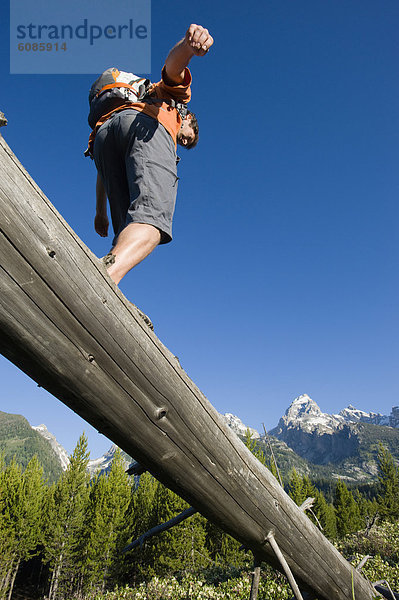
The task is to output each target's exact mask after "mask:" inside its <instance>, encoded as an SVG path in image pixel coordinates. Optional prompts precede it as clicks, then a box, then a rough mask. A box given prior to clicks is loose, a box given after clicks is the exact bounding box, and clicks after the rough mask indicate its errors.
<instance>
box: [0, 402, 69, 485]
mask: <svg viewBox="0 0 399 600" xmlns="http://www.w3.org/2000/svg"><path fill="white" fill-rule="evenodd" d="M0 452H2V454H3V455H4V460H5V462H6V464H8V463H9V462H10V461H11V460H12V459H15V460H16V461H17V463H18V464H20V465H21V466H22V467H23V468H25V467H26V466H27V464H28V462H29V461H30V460H31V459H32V458H33V456H34V455H35V454H36V455H37V456H38V457H39V460H40V463H41V464H42V466H43V470H44V475H45V476H46V477H47V478H48V480H49V481H50V482H53V481H56V480H57V479H58V478H59V476H60V474H61V472H62V470H61V464H60V461H59V457H58V455H57V454H56V452H55V451H54V450H53V448H52V447H51V445H50V444H49V442H48V440H47V441H46V440H45V439H43V436H42V435H40V434H39V432H38V431H36V430H35V429H33V428H32V427H31V426H30V424H29V423H28V421H27V420H26V419H25V417H23V416H22V415H13V414H10V413H5V412H1V411H0Z"/></svg>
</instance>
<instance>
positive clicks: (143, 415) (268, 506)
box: [0, 136, 373, 600]
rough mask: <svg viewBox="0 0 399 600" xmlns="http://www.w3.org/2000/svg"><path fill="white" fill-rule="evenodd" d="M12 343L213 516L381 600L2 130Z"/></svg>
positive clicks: (46, 378)
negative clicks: (242, 435)
mask: <svg viewBox="0 0 399 600" xmlns="http://www.w3.org/2000/svg"><path fill="white" fill-rule="evenodd" d="M0 153H1V161H0V206H1V208H0V210H1V234H0V254H1V259H0V260H1V265H0V291H1V294H0V331H1V339H0V351H1V353H2V354H4V356H6V357H7V358H8V359H10V360H11V361H12V362H13V363H15V364H16V365H17V366H18V367H19V368H20V369H22V370H23V371H24V372H25V373H27V374H28V375H29V376H30V377H32V378H33V379H34V380H35V381H36V382H37V383H38V384H40V385H41V386H43V387H44V388H46V389H47V390H48V391H49V392H50V393H51V394H53V395H54V396H56V397H57V398H59V399H60V400H61V401H62V402H64V403H65V404H66V405H67V406H69V407H70V408H71V409H72V410H74V411H75V412H77V413H78V414H79V415H80V416H81V417H83V418H84V419H85V420H86V421H88V422H89V423H91V424H92V425H93V426H94V427H96V428H97V429H98V430H99V431H100V432H102V433H104V434H105V435H106V436H107V437H108V438H109V439H111V440H112V441H113V442H115V444H117V445H118V446H120V447H121V448H122V449H123V450H125V451H126V452H127V453H128V454H129V455H131V456H134V457H135V458H136V459H137V460H138V461H139V462H140V463H141V464H142V465H144V466H145V467H146V468H147V469H148V470H149V471H150V472H151V473H152V474H154V476H155V477H157V478H158V479H159V480H160V481H162V482H163V483H164V484H165V485H167V486H168V487H169V488H171V489H172V490H173V491H175V492H176V493H177V494H179V495H180V496H181V497H182V498H184V499H185V500H186V501H187V502H189V503H190V504H191V505H192V506H194V507H195V508H196V509H197V510H198V511H199V512H201V513H202V514H203V515H204V516H206V517H207V518H209V519H210V520H212V521H213V522H214V523H216V524H217V525H219V526H220V527H222V528H223V529H224V530H225V531H227V532H228V533H230V534H231V535H233V536H234V537H235V538H236V539H238V540H240V541H241V542H242V543H243V544H244V545H245V547H247V548H248V549H251V550H252V551H253V552H254V554H255V555H256V556H257V557H259V558H260V559H262V560H264V561H267V562H269V563H270V564H272V565H273V566H275V567H276V568H279V569H281V567H280V565H279V563H278V561H277V559H276V555H275V553H274V551H273V549H272V548H271V546H270V544H269V542H268V535H269V534H272V535H273V536H274V539H275V540H276V542H277V544H278V546H279V548H280V549H281V551H282V552H283V555H284V557H285V559H286V561H287V563H288V565H289V567H290V569H291V570H292V572H293V574H294V576H295V578H296V580H297V583H298V584H299V586H300V587H302V588H304V589H308V590H312V591H313V592H314V593H316V594H317V596H318V598H320V599H323V600H353V594H352V584H353V586H354V590H355V592H354V593H355V598H356V600H371V599H372V598H373V590H372V587H371V586H370V584H369V583H368V582H367V581H366V580H365V579H364V578H363V577H362V576H361V575H360V574H359V573H357V572H355V571H354V569H353V568H352V567H351V565H350V564H349V563H348V562H347V561H346V560H344V559H343V557H342V556H341V555H340V554H339V553H338V552H337V550H336V549H335V548H334V547H333V546H332V545H331V544H330V543H329V542H328V540H327V539H326V538H325V537H324V536H323V535H322V533H321V532H320V531H319V530H318V529H317V528H316V527H315V526H314V525H313V523H312V522H311V521H310V520H309V519H308V518H307V517H306V516H305V515H304V514H303V512H302V511H301V510H300V509H299V508H298V507H297V506H296V505H295V503H294V502H293V501H292V500H291V499H290V498H289V497H288V496H287V494H286V493H285V492H284V490H283V489H282V488H281V486H280V485H279V484H278V482H277V481H276V479H275V478H274V477H273V475H272V474H271V473H270V472H269V471H268V469H266V468H265V467H263V466H262V465H261V464H260V463H259V461H258V460H257V459H255V458H254V456H253V455H252V454H251V453H250V452H249V450H248V449H247V448H246V447H245V446H244V444H243V443H242V442H241V441H240V440H239V438H238V437H237V436H236V435H235V434H234V433H233V432H232V431H231V430H230V429H229V427H228V426H227V425H226V423H225V422H224V420H223V419H222V417H221V416H220V415H219V413H218V412H217V411H216V410H215V409H214V408H213V407H212V405H211V404H210V403H209V402H208V400H207V399H206V398H205V397H204V395H203V394H202V393H201V392H200V390H199V389H198V388H197V387H196V386H195V384H194V383H193V382H192V381H191V380H190V379H189V377H188V376H187V375H186V373H185V372H184V371H183V369H182V368H181V366H180V364H179V362H178V360H177V359H176V358H175V357H174V356H173V355H172V354H171V353H170V351H169V350H168V349H167V348H166V347H165V346H164V345H163V344H162V343H161V342H160V341H159V340H158V338H157V337H156V335H155V334H154V333H153V332H152V331H151V330H150V329H149V328H148V327H147V326H146V325H145V323H144V322H143V320H142V319H141V318H140V316H139V314H138V312H137V310H136V309H135V307H134V306H132V305H131V304H130V302H128V301H127V300H126V298H125V297H124V295H123V294H122V293H121V292H120V290H119V289H118V288H117V287H116V286H115V285H114V284H113V282H112V281H111V279H110V278H109V277H108V275H107V272H106V270H105V268H104V267H103V266H102V264H101V262H100V261H99V260H98V259H97V258H96V257H95V256H94V255H93V254H92V253H91V252H90V251H89V250H88V248H87V247H86V246H85V245H84V244H83V242H82V241H81V240H80V239H79V238H78V237H77V236H76V234H75V233H74V232H73V231H72V230H71V228H70V227H69V226H68V225H67V223H66V222H65V221H64V220H63V219H62V217H61V216H60V215H59V213H58V212H57V211H56V209H55V208H54V207H53V205H52V204H51V203H50V202H49V200H48V199H47V198H46V197H45V195H44V194H43V192H42V191H41V190H40V189H39V188H38V186H37V185H36V184H35V183H34V181H33V180H32V179H31V177H30V176H29V174H28V173H27V172H26V171H25V170H24V168H23V167H22V166H21V164H20V163H19V162H18V160H17V159H16V157H15V156H14V154H13V153H12V151H11V150H10V149H9V147H8V146H7V144H6V143H5V141H4V140H3V138H1V136H0Z"/></svg>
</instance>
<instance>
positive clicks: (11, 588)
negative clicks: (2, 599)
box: [8, 558, 21, 600]
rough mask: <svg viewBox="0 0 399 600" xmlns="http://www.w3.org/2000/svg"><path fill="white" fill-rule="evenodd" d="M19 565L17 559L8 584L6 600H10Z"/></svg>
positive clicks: (19, 560)
mask: <svg viewBox="0 0 399 600" xmlns="http://www.w3.org/2000/svg"><path fill="white" fill-rule="evenodd" d="M20 564H21V559H20V558H19V559H18V561H17V564H16V565H15V568H14V572H13V574H12V578H11V583H10V589H9V591H8V600H11V596H12V591H13V589H14V583H15V578H16V576H17V573H18V570H19V565H20Z"/></svg>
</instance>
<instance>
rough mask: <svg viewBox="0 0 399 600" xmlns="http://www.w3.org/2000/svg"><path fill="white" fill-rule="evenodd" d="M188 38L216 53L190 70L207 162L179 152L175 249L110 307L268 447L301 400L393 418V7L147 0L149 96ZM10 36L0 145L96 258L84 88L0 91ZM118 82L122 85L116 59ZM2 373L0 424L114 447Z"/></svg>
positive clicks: (13, 375) (84, 84)
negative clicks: (6, 416)
mask: <svg viewBox="0 0 399 600" xmlns="http://www.w3.org/2000/svg"><path fill="white" fill-rule="evenodd" d="M82 4H83V3H82ZM110 6H111V4H110ZM191 22H196V23H200V24H203V25H205V26H207V27H208V29H209V30H210V32H211V33H212V35H213V36H214V38H215V44H214V47H213V48H212V51H211V52H210V53H209V54H208V55H207V56H206V57H205V58H194V59H193V61H192V65H191V66H192V73H193V77H194V81H193V100H192V109H193V110H194V111H195V112H196V113H197V114H198V118H199V120H200V136H201V140H200V144H199V145H198V147H197V148H196V149H195V150H192V151H189V152H185V151H184V150H181V151H180V155H181V156H182V157H183V160H182V161H181V163H180V167H179V169H180V173H179V175H180V177H181V179H180V182H179V193H178V203H177V208H176V215H175V223H174V241H173V243H172V244H170V245H168V246H164V247H161V248H158V249H157V250H156V251H155V253H154V254H153V255H152V256H151V257H150V258H149V259H147V260H146V261H145V262H144V263H143V264H142V265H140V266H139V267H138V268H137V269H135V270H134V271H133V272H131V273H130V274H129V275H128V276H127V277H126V278H125V280H124V281H123V282H122V284H121V288H122V290H123V292H124V293H125V294H126V296H127V297H128V298H129V299H130V300H132V301H133V302H135V303H136V304H137V305H138V306H140V307H141V308H142V309H143V310H144V311H145V312H146V313H148V314H149V315H150V316H151V318H152V320H153V321H154V324H155V328H156V332H157V334H158V336H159V337H160V339H161V340H162V341H163V342H164V343H165V344H166V345H167V346H168V347H169V348H170V349H171V350H172V351H173V352H174V353H175V354H176V355H177V356H179V358H180V361H181V363H182V366H183V367H184V369H185V370H186V371H187V372H188V374H189V375H190V377H191V378H192V379H193V380H194V381H195V382H196V383H197V385H198V386H199V387H200V388H201V389H202V391H203V392H204V393H205V394H206V395H207V397H208V398H209V400H210V401H211V402H212V404H213V405H214V406H215V407H216V408H217V409H218V410H219V411H220V412H233V413H235V414H236V415H238V416H239V417H240V418H241V419H242V420H243V421H244V422H245V423H246V424H247V425H250V426H253V427H256V428H257V429H258V430H260V429H261V423H262V421H264V422H265V425H266V427H267V428H268V429H270V428H271V427H273V426H275V425H276V423H277V421H278V418H279V417H280V416H281V414H282V413H283V412H284V411H285V409H286V408H287V406H288V405H289V403H290V402H291V401H292V400H293V399H294V397H296V396H298V395H299V394H302V393H308V394H309V395H310V396H311V397H312V398H313V399H314V400H315V401H316V402H318V404H319V405H320V407H321V409H322V410H323V411H325V412H338V411H339V410H341V409H342V408H344V407H345V406H347V405H348V404H349V403H351V404H354V405H355V406H356V407H358V408H362V409H364V410H376V411H380V412H383V413H389V412H390V410H391V407H392V406H394V405H397V404H399V393H398V392H399V390H398V383H399V381H398V358H399V352H398V350H399V348H398V305H399V298H398V296H399V294H398V292H399V285H398V284H399V277H398V250H399V243H398V222H399V218H398V217H399V214H398V213H399V211H398V194H399V173H398V161H399V79H398V64H399V60H398V59H399V48H398V45H399V41H398V34H397V32H398V28H399V3H398V2H397V0H362V2H359V0H323V2H321V1H320V0H306V1H304V0H303V1H299V0H295V1H294V0H268V1H266V2H259V1H256V2H255V1H254V0H249V1H248V2H245V3H242V2H238V1H236V0H233V1H231V2H214V1H212V2H210V1H209V0H203V1H202V2H200V3H199V2H195V3H193V2H186V3H182V2H175V1H174V0H168V2H165V1H161V0H154V1H153V3H152V73H151V78H152V79H153V80H157V79H158V77H159V72H160V69H161V67H162V64H163V59H164V57H165V56H166V54H167V52H168V49H169V48H170V47H171V46H172V45H173V44H174V43H175V42H176V41H177V40H178V39H179V38H181V37H182V36H183V35H184V32H185V29H186V28H187V26H188V25H189V24H190V23H191ZM8 27H9V25H8V18H7V17H6V16H4V15H3V18H2V20H1V24H0V33H1V45H2V48H1V50H2V57H3V58H2V66H1V82H2V83H1V90H2V91H1V96H0V98H1V101H0V109H1V110H3V111H4V112H5V114H6V116H7V118H8V120H9V125H8V126H7V128H6V129H3V130H2V133H3V135H4V137H5V139H6V141H7V142H8V144H9V145H10V146H11V148H12V149H13V151H14V152H15V154H16V155H17V156H18V158H19V159H20V160H21V162H22V163H23V164H24V166H25V167H26V168H27V169H28V171H29V172H30V173H31V175H32V176H33V178H34V179H35V180H36V181H37V183H38V184H39V185H40V186H41V188H42V189H43V190H44V192H45V193H46V194H47V196H48V197H49V198H50V200H51V201H52V202H53V204H54V205H55V206H56V208H57V209H58V210H59V211H60V212H61V214H62V215H63V217H64V218H65V219H66V220H67V221H68V222H69V224H70V225H71V226H72V227H73V229H74V230H75V231H76V232H77V234H78V235H79V236H80V237H81V238H82V239H83V240H84V242H85V243H86V244H87V245H88V246H89V247H90V248H91V250H92V251H93V252H94V253H95V254H96V255H98V256H101V255H103V254H105V253H106V252H107V251H108V242H107V241H106V240H104V239H101V238H99V237H98V236H97V235H96V233H95V232H94V229H93V225H92V222H93V217H94V202H95V198H94V186H95V167H94V165H93V163H92V162H91V161H90V160H89V159H86V158H84V157H83V150H84V148H85V147H86V141H87V135H88V133H89V129H88V126H87V122H86V118H87V111H88V104H87V93H88V89H89V87H90V85H91V82H92V81H93V79H94V76H93V75H65V76H57V75H31V76H29V75H10V74H9V60H8V57H9V50H8ZM120 65H121V67H122V68H129V70H132V71H134V70H135V68H134V64H130V61H129V56H126V55H124V56H121V58H120ZM109 66H111V65H109V64H104V69H105V68H107V67H109ZM117 66H119V65H117ZM0 374H1V379H2V385H1V392H0V394H1V396H0V397H1V404H0V409H1V410H3V411H6V412H12V413H20V414H23V415H24V416H26V417H27V418H28V420H29V421H30V423H31V424H39V423H42V422H44V423H45V424H46V425H47V426H48V428H49V429H50V430H51V431H52V432H53V433H54V434H55V435H56V436H57V438H58V440H59V441H60V442H61V443H62V444H63V445H64V446H65V448H66V449H67V450H68V451H71V450H72V449H73V446H74V445H75V443H76V441H77V438H78V436H79V434H80V433H81V432H82V430H83V429H85V430H86V432H87V433H89V439H90V448H91V451H92V457H96V456H99V455H100V454H102V453H103V452H104V451H105V450H106V449H107V448H108V447H109V445H110V443H109V441H108V440H106V439H105V438H104V437H102V436H99V435H97V434H95V432H94V431H92V430H91V428H90V427H89V426H87V425H85V424H84V423H83V421H81V420H80V419H79V418H78V417H77V416H76V415H74V414H73V413H72V412H71V411H70V410H69V409H67V408H66V407H64V406H63V405H62V404H61V403H60V402H59V401H58V400H56V399H55V398H53V397H51V396H50V395H49V394H47V393H46V392H45V391H44V390H41V389H38V388H37V387H36V385H35V384H34V383H33V382H32V381H30V380H29V379H28V378H26V377H25V376H24V375H23V374H22V373H20V372H19V371H18V370H17V369H16V368H15V367H14V366H13V365H11V364H10V363H8V362H7V361H6V360H5V359H3V358H1V360H0Z"/></svg>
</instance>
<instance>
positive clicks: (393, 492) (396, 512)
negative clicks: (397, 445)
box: [378, 444, 399, 521]
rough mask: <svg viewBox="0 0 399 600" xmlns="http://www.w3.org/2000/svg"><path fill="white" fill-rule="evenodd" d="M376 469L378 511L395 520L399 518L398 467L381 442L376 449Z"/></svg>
mask: <svg viewBox="0 0 399 600" xmlns="http://www.w3.org/2000/svg"><path fill="white" fill-rule="evenodd" d="M378 471H379V472H378V480H379V483H380V493H379V495H378V505H379V512H380V514H381V516H382V517H383V518H385V519H388V520H391V521H396V520H397V519H398V518H399V469H398V467H397V466H396V465H395V462H394V460H393V457H392V454H391V453H390V452H389V451H388V450H387V449H386V448H385V447H384V446H383V445H382V444H380V446H379V450H378Z"/></svg>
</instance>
